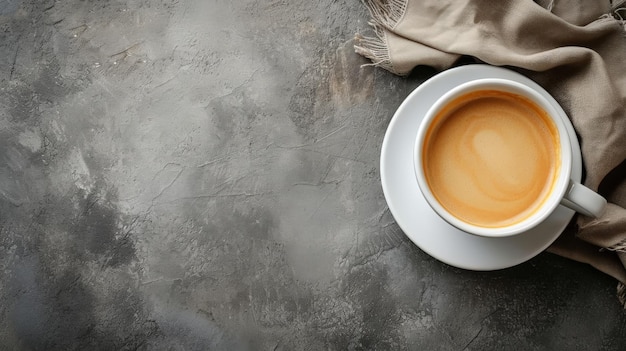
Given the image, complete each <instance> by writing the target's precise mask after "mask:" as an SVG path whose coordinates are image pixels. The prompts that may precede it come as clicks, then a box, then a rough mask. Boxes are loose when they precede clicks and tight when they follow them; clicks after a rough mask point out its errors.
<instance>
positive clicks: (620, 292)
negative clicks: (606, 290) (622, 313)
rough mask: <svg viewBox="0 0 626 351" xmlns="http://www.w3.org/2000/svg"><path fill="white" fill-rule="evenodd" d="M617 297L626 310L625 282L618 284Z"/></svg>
mask: <svg viewBox="0 0 626 351" xmlns="http://www.w3.org/2000/svg"><path fill="white" fill-rule="evenodd" d="M617 299H618V300H619V302H620V303H621V304H622V307H624V309H625V310H626V285H624V283H618V284H617Z"/></svg>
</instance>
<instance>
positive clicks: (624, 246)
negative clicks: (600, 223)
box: [606, 238, 626, 253]
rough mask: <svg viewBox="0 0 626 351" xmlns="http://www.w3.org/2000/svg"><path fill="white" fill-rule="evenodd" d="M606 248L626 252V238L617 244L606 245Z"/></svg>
mask: <svg viewBox="0 0 626 351" xmlns="http://www.w3.org/2000/svg"><path fill="white" fill-rule="evenodd" d="M606 249H607V250H611V251H616V252H623V253H626V238H625V239H624V240H622V241H620V242H618V243H617V244H614V245H611V246H609V247H607V248H606Z"/></svg>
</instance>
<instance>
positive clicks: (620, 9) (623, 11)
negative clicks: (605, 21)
mask: <svg viewBox="0 0 626 351" xmlns="http://www.w3.org/2000/svg"><path fill="white" fill-rule="evenodd" d="M624 16H626V0H615V1H611V13H608V14H606V15H604V16H602V17H601V18H610V19H614V20H616V21H617V22H618V23H619V24H621V25H622V27H623V28H624V34H625V35H626V19H625V18H624Z"/></svg>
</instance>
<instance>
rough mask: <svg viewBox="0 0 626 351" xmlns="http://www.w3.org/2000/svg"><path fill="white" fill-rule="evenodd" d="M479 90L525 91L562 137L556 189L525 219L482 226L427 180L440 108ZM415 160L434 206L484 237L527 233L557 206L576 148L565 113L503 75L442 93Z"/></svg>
mask: <svg viewBox="0 0 626 351" xmlns="http://www.w3.org/2000/svg"><path fill="white" fill-rule="evenodd" d="M479 90H501V91H505V92H509V93H513V94H518V95H522V96H524V97H526V98H528V99H530V100H531V101H533V102H534V103H535V104H537V105H538V106H539V107H540V108H542V109H543V110H544V111H545V112H546V113H547V114H548V116H549V117H550V118H551V120H552V121H553V122H554V124H555V126H556V128H557V132H558V137H557V140H558V141H559V154H560V160H559V161H557V162H558V164H557V166H558V170H557V176H556V179H555V181H554V184H553V185H552V189H551V191H550V193H549V195H547V198H546V200H545V201H544V202H543V204H542V205H541V206H540V207H539V208H538V209H537V210H536V211H535V212H534V213H532V214H531V215H530V216H528V217H527V218H525V219H524V220H522V221H520V222H517V223H514V224H511V225H508V226H504V227H493V228H492V227H482V226H477V225H474V224H471V223H467V222H465V221H462V220H460V219H459V218H457V217H455V216H454V215H452V214H451V213H449V212H448V211H447V210H446V209H445V208H444V207H443V206H442V205H441V204H440V203H439V202H438V201H437V199H436V198H435V196H434V195H433V194H432V192H431V191H430V189H429V187H428V183H427V182H426V176H425V175H424V171H423V168H422V161H423V158H422V152H421V149H422V146H423V143H424V138H425V136H426V133H427V131H428V129H429V126H430V124H431V123H432V121H433V119H434V118H435V116H437V114H438V112H439V111H440V110H441V109H442V108H443V107H444V106H446V105H447V104H448V103H449V102H451V101H452V100H454V99H455V98H457V97H459V96H461V95H465V94H467V93H470V92H473V91H479ZM413 164H414V169H415V175H416V178H417V182H418V185H419V190H420V191H421V192H422V194H423V196H424V198H425V199H426V201H427V202H428V204H429V205H430V207H431V208H432V209H433V210H434V211H435V212H436V213H437V214H438V215H439V216H440V217H441V218H442V219H443V220H445V221H446V222H448V223H449V224H451V225H453V226H455V227H457V228H458V229H460V230H462V231H465V232H467V233H470V234H475V235H479V236H484V237H492V238H493V237H507V236H511V235H516V234H520V233H523V232H525V231H528V230H530V229H532V228H533V227H535V226H537V225H539V224H540V223H541V222H543V221H544V220H545V219H546V218H547V217H548V216H549V215H550V214H552V212H553V211H554V210H555V209H556V207H557V206H558V205H559V204H560V202H561V199H562V198H563V196H564V195H565V192H566V191H567V188H568V186H569V183H570V178H571V169H572V150H571V143H570V139H569V134H568V132H567V129H566V126H565V123H564V121H563V117H562V116H561V114H560V113H559V112H558V111H557V109H556V108H555V107H554V106H553V105H552V104H551V103H550V102H549V101H548V100H547V99H546V98H545V97H544V96H543V95H542V94H541V93H539V92H538V91H537V90H535V89H533V88H530V87H528V86H527V85H524V84H522V83H519V82H516V81H512V80H508V79H502V78H483V79H477V80H473V81H469V82H466V83H463V84H461V85H459V86H457V87H455V88H453V89H452V90H450V91H449V92H447V93H445V94H444V95H443V96H441V97H440V98H439V99H437V101H436V102H435V103H434V104H433V105H432V106H431V107H430V108H429V109H428V111H427V112H426V114H425V115H424V118H423V120H422V122H421V123H420V126H419V128H418V131H417V137H416V140H415V146H414V150H413Z"/></svg>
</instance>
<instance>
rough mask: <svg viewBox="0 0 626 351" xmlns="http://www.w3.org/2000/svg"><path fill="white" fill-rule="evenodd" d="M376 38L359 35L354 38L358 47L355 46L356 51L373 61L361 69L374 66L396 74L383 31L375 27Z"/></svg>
mask: <svg viewBox="0 0 626 351" xmlns="http://www.w3.org/2000/svg"><path fill="white" fill-rule="evenodd" d="M374 30H375V32H376V37H364V36H362V35H360V34H357V35H356V36H355V37H354V40H355V41H356V45H354V51H355V52H356V53H357V54H359V55H362V56H364V57H366V58H368V59H370V60H371V61H372V63H367V64H364V65H361V67H367V66H374V67H380V68H384V69H386V70H387V71H389V72H391V73H396V74H397V72H396V71H395V69H394V68H393V64H392V63H391V57H390V56H389V48H388V47H387V40H386V39H385V34H384V33H383V31H382V29H380V28H377V27H374Z"/></svg>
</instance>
